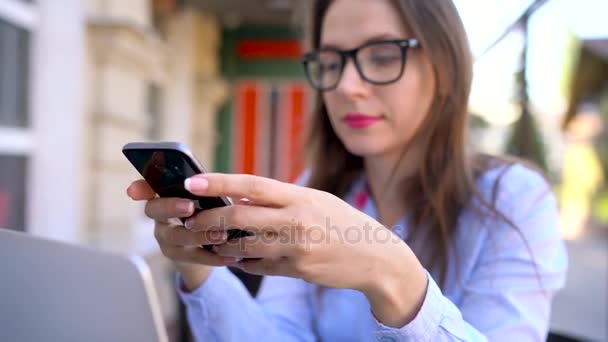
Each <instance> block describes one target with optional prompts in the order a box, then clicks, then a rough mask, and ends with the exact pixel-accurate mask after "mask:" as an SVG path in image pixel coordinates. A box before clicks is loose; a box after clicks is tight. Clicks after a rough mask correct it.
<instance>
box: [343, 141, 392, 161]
mask: <svg viewBox="0 0 608 342" xmlns="http://www.w3.org/2000/svg"><path fill="white" fill-rule="evenodd" d="M343 143H344V146H345V147H346V150H348V152H350V153H352V154H354V155H356V156H358V157H368V156H373V155H380V154H383V153H384V151H386V150H387V149H388V146H386V145H385V144H382V143H381V142H380V141H378V140H376V141H369V140H367V139H357V140H350V141H343Z"/></svg>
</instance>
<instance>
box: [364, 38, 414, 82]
mask: <svg viewBox="0 0 608 342" xmlns="http://www.w3.org/2000/svg"><path fill="white" fill-rule="evenodd" d="M403 53H404V52H403V50H402V49H401V47H400V46H399V45H397V44H396V43H379V44H373V45H368V46H366V47H364V48H362V49H361V50H360V51H359V54H358V56H357V58H358V62H359V66H360V67H361V72H362V73H363V75H364V76H365V78H367V79H368V80H370V81H372V82H377V83H386V82H392V81H395V80H396V79H398V78H399V77H400V76H401V72H402V71H403V62H404V58H403Z"/></svg>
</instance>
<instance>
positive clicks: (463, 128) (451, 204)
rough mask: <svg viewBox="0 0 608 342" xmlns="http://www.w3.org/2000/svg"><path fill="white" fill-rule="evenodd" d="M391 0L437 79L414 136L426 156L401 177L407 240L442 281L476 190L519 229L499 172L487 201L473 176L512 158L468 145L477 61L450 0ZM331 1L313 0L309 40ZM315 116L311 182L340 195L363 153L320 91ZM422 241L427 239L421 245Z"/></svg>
mask: <svg viewBox="0 0 608 342" xmlns="http://www.w3.org/2000/svg"><path fill="white" fill-rule="evenodd" d="M392 1H393V5H394V6H395V8H396V9H397V10H398V11H399V12H400V14H401V16H402V18H403V22H404V24H406V23H407V28H408V29H409V32H410V33H411V34H412V35H413V37H414V38H416V39H418V40H419V41H420V44H421V46H422V48H423V49H424V51H425V53H426V55H427V56H428V58H429V59H430V62H431V64H432V66H433V71H434V77H435V84H436V89H435V96H434V99H433V102H432V104H431V107H430V112H429V113H428V115H427V116H426V118H425V120H424V122H423V123H422V125H421V126H420V128H419V129H418V131H417V132H416V134H415V135H414V137H413V138H412V140H411V141H410V143H409V146H412V145H415V146H417V148H421V152H422V156H423V160H422V161H421V162H420V163H419V164H418V165H419V166H418V169H417V171H416V173H415V175H414V176H413V177H412V178H408V180H407V181H402V182H400V184H401V185H400V186H402V188H403V194H404V196H405V203H407V205H408V208H409V210H410V211H411V216H409V217H410V220H411V221H410V226H409V229H410V231H409V235H408V241H406V242H408V244H409V245H410V247H412V249H413V250H414V252H415V253H416V255H417V256H418V258H419V259H420V260H421V262H422V264H423V265H424V267H425V268H427V269H428V270H429V271H432V273H433V274H434V275H436V276H438V279H437V280H438V282H439V284H440V286H441V287H442V288H445V280H446V274H447V269H448V263H449V262H454V265H452V266H457V264H458V262H457V259H456V260H454V259H453V258H452V257H451V256H452V255H451V254H450V257H448V254H449V253H450V244H451V242H452V240H453V237H454V231H455V228H456V226H457V220H458V217H459V215H460V213H461V211H462V209H463V208H464V207H465V206H466V205H467V204H468V203H469V202H470V201H471V200H472V199H473V198H475V199H477V200H478V201H479V203H482V204H483V205H484V206H485V207H486V208H487V209H489V210H488V212H491V213H494V214H496V215H497V216H498V217H501V218H503V219H504V220H505V221H507V222H508V223H509V224H510V225H512V226H513V227H514V228H516V229H517V227H515V226H514V225H513V224H512V222H511V221H510V220H509V219H508V218H507V217H505V216H504V215H502V214H500V213H499V212H498V211H497V210H496V205H495V199H496V192H497V189H498V182H499V181H500V177H498V180H497V181H496V183H495V185H494V189H493V190H494V191H493V193H494V194H493V196H492V197H493V199H491V200H489V201H488V200H485V199H484V198H482V196H481V195H480V192H479V190H478V188H477V186H476V178H477V177H479V176H480V175H481V174H482V173H483V172H484V171H485V170H487V169H488V168H490V167H492V166H493V164H496V163H513V161H506V159H498V158H494V157H490V156H487V155H481V154H473V153H471V152H470V150H469V148H468V143H467V136H468V129H467V127H468V115H467V114H468V112H467V109H468V107H467V106H468V99H469V93H470V89H471V81H472V63H473V62H472V56H471V52H470V48H469V43H468V40H467V37H466V33H465V30H464V26H463V24H462V21H461V19H460V17H459V15H458V12H457V10H456V8H455V6H454V4H453V2H452V0H425V1H420V0H392ZM332 2H333V0H315V1H314V3H313V8H312V12H311V15H312V18H311V20H312V22H311V24H312V27H311V30H310V31H311V32H310V34H311V42H310V43H311V47H312V48H319V46H320V40H321V32H322V23H323V20H324V18H325V14H326V12H327V10H328V8H329V6H330V5H331V4H332ZM310 120H311V121H310V122H309V125H308V127H309V134H308V141H307V144H306V146H307V148H308V151H307V152H308V159H309V164H310V168H311V176H310V179H309V182H308V186H309V187H312V188H316V189H319V190H323V191H327V192H330V193H333V194H335V195H337V196H340V197H342V196H344V195H345V194H346V192H347V191H348V190H349V189H350V187H351V186H352V184H353V182H354V181H355V179H356V178H357V177H359V175H360V174H361V172H362V171H363V159H362V158H361V157H359V156H355V155H353V154H351V153H350V152H348V151H347V150H346V148H345V146H344V145H343V143H342V142H341V141H340V139H339V138H338V136H337V135H336V133H335V132H334V130H333V129H332V126H331V124H330V121H329V117H328V113H327V108H326V107H325V104H324V103H323V101H322V98H321V94H318V95H317V101H316V107H315V110H314V112H313V113H312V115H311V117H310ZM404 153H406V151H404ZM506 169H507V168H505V169H504V170H506ZM503 173H504V172H503ZM518 232H519V234H520V235H521V236H522V237H523V234H522V233H521V231H519V230H518ZM422 241H423V242H424V246H425V247H424V248H417V246H421V245H422V243H420V242H422ZM526 245H527V243H526ZM527 247H528V250H529V251H530V248H529V246H527Z"/></svg>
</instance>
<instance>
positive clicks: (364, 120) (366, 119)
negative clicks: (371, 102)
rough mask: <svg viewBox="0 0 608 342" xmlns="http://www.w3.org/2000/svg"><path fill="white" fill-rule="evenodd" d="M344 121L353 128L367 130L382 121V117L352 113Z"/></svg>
mask: <svg viewBox="0 0 608 342" xmlns="http://www.w3.org/2000/svg"><path fill="white" fill-rule="evenodd" d="M343 120H344V123H346V124H347V125H348V126H350V127H351V128H366V127H369V126H371V125H373V124H375V123H376V122H378V121H380V120H382V117H380V116H371V115H365V114H355V113H350V114H347V115H346V116H345V117H344V119H343Z"/></svg>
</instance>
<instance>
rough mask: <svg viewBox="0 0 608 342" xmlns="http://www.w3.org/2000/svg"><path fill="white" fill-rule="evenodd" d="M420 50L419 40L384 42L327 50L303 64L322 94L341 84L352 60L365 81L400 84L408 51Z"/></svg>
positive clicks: (315, 52) (311, 55) (314, 53)
mask: <svg viewBox="0 0 608 342" xmlns="http://www.w3.org/2000/svg"><path fill="white" fill-rule="evenodd" d="M417 47H420V43H419V42H418V40H417V39H413V38H412V39H404V40H383V41H376V42H371V43H367V44H365V45H362V46H360V47H358V48H356V49H352V50H338V49H333V48H323V49H317V50H313V51H311V52H309V53H307V54H305V55H304V57H303V58H302V64H303V65H304V71H305V73H306V77H307V78H308V81H309V82H310V84H311V85H312V86H313V88H315V89H317V90H319V91H329V90H333V89H335V88H336V87H337V86H338V83H340V79H341V78H342V73H343V71H344V67H345V66H346V63H347V61H348V59H349V58H352V59H353V61H354V62H355V67H356V69H357V72H359V75H360V76H361V78H362V79H363V80H365V81H367V82H369V83H372V84H376V85H386V84H390V83H393V82H396V81H398V80H399V79H400V78H401V76H403V71H404V69H405V62H406V59H407V58H406V57H407V51H408V49H409V48H417Z"/></svg>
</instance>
